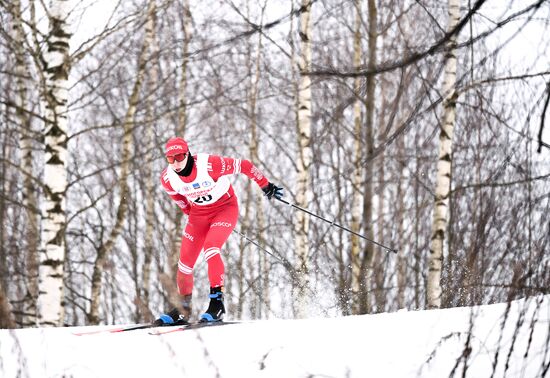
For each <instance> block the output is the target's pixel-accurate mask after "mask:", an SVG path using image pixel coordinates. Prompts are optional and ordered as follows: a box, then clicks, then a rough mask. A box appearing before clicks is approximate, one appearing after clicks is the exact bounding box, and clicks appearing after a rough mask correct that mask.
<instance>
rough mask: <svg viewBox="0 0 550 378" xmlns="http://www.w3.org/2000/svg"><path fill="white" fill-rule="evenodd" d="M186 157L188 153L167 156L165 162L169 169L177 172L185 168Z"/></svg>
mask: <svg viewBox="0 0 550 378" xmlns="http://www.w3.org/2000/svg"><path fill="white" fill-rule="evenodd" d="M188 155H189V153H185V154H177V155H173V156H167V157H166V160H167V161H168V164H170V168H172V169H173V170H174V171H176V172H179V171H181V170H182V169H183V168H185V165H186V164H187V156H188Z"/></svg>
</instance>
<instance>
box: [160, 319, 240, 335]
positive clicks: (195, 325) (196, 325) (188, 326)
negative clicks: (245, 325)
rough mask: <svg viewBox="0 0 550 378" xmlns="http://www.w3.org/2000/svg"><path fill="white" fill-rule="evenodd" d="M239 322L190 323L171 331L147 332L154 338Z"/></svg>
mask: <svg viewBox="0 0 550 378" xmlns="http://www.w3.org/2000/svg"><path fill="white" fill-rule="evenodd" d="M239 323H240V322H224V321H218V322H197V323H191V324H186V325H182V326H179V327H176V328H171V329H157V330H152V331H149V335H154V336H160V335H166V334H168V333H174V332H181V331H185V330H188V329H199V328H207V327H217V326H222V325H228V324H239Z"/></svg>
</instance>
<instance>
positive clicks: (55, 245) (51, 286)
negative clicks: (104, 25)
mask: <svg viewBox="0 0 550 378" xmlns="http://www.w3.org/2000/svg"><path fill="white" fill-rule="evenodd" d="M69 11H70V2H69V1H68V0H52V2H51V7H50V9H49V13H48V19H49V33H48V38H47V51H46V52H45V53H44V56H43V59H44V71H45V73H46V90H45V112H44V113H45V114H44V119H45V125H44V143H45V165H44V179H43V182H44V183H43V187H44V200H43V201H44V202H43V214H42V220H41V236H40V240H41V248H40V267H39V290H40V291H39V294H38V305H39V323H40V324H42V325H45V326H56V325H62V324H63V317H64V298H63V272H64V263H65V235H64V233H65V228H66V223H67V218H66V213H65V208H66V191H67V185H68V183H67V171H66V165H67V129H68V114H67V110H68V109H67V101H68V95H69V91H68V79H69V72H70V68H71V62H70V59H69V42H70V36H71V34H70V31H69V30H70V25H69V23H68V14H69Z"/></svg>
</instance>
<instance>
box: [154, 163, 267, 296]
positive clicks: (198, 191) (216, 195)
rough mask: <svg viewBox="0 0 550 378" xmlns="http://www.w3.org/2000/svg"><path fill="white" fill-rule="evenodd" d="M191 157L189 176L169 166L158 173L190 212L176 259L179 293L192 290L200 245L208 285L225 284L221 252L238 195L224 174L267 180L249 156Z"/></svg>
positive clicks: (263, 182)
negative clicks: (246, 157)
mask: <svg viewBox="0 0 550 378" xmlns="http://www.w3.org/2000/svg"><path fill="white" fill-rule="evenodd" d="M193 158H194V164H193V169H192V171H191V173H190V174H189V175H188V176H180V175H178V174H177V173H176V172H174V170H173V169H171V168H170V167H166V168H165V169H164V170H163V171H162V175H161V183H162V187H163V188H164V190H165V191H166V193H168V194H169V195H170V197H171V198H172V199H173V200H174V201H175V202H176V204H177V205H178V206H179V207H180V208H181V210H182V211H183V212H184V213H185V214H187V215H189V218H188V220H187V225H186V226H185V230H184V232H183V237H182V241H181V248H180V258H179V262H178V273H177V284H178V291H179V294H180V295H189V294H191V293H192V291H193V267H194V265H195V262H196V261H197V258H198V257H199V254H200V252H201V250H203V249H204V257H205V259H206V261H207V263H208V279H209V281H210V287H218V286H223V284H224V272H225V267H224V263H223V260H222V258H221V255H220V252H221V248H222V246H223V244H224V243H225V241H226V240H227V238H228V237H229V234H231V232H232V231H233V229H234V228H235V225H236V223H237V218H238V216H239V207H238V201H237V197H236V196H235V192H234V191H233V187H232V186H231V184H230V183H229V179H228V177H226V176H228V175H234V174H238V173H244V174H245V175H247V176H248V177H249V178H250V179H252V180H254V181H255V182H256V183H257V184H258V186H259V187H260V188H263V187H265V186H266V185H267V184H268V180H267V178H265V177H264V175H263V174H262V172H260V170H258V169H257V168H256V167H255V166H254V165H253V164H252V163H251V162H250V161H249V160H244V159H233V158H229V157H221V156H216V155H208V154H197V155H194V156H193Z"/></svg>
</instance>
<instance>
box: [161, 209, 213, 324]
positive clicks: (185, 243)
mask: <svg viewBox="0 0 550 378" xmlns="http://www.w3.org/2000/svg"><path fill="white" fill-rule="evenodd" d="M193 218H194V219H193V221H192V222H191V219H189V222H188V223H187V226H186V227H185V231H184V232H183V236H182V240H181V247H180V258H179V261H178V271H177V275H176V282H177V286H178V293H179V295H180V303H179V305H178V307H176V308H173V309H172V310H171V311H169V312H168V313H166V314H162V315H161V316H160V317H159V318H158V319H157V320H155V322H154V324H157V325H166V324H169V325H170V324H187V323H188V320H189V317H190V315H191V294H192V293H193V267H194V266H195V262H196V261H197V258H198V256H199V253H200V251H201V249H202V243H203V242H204V238H205V237H206V231H208V227H209V223H208V222H207V219H204V220H202V222H201V219H197V218H195V217H193Z"/></svg>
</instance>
